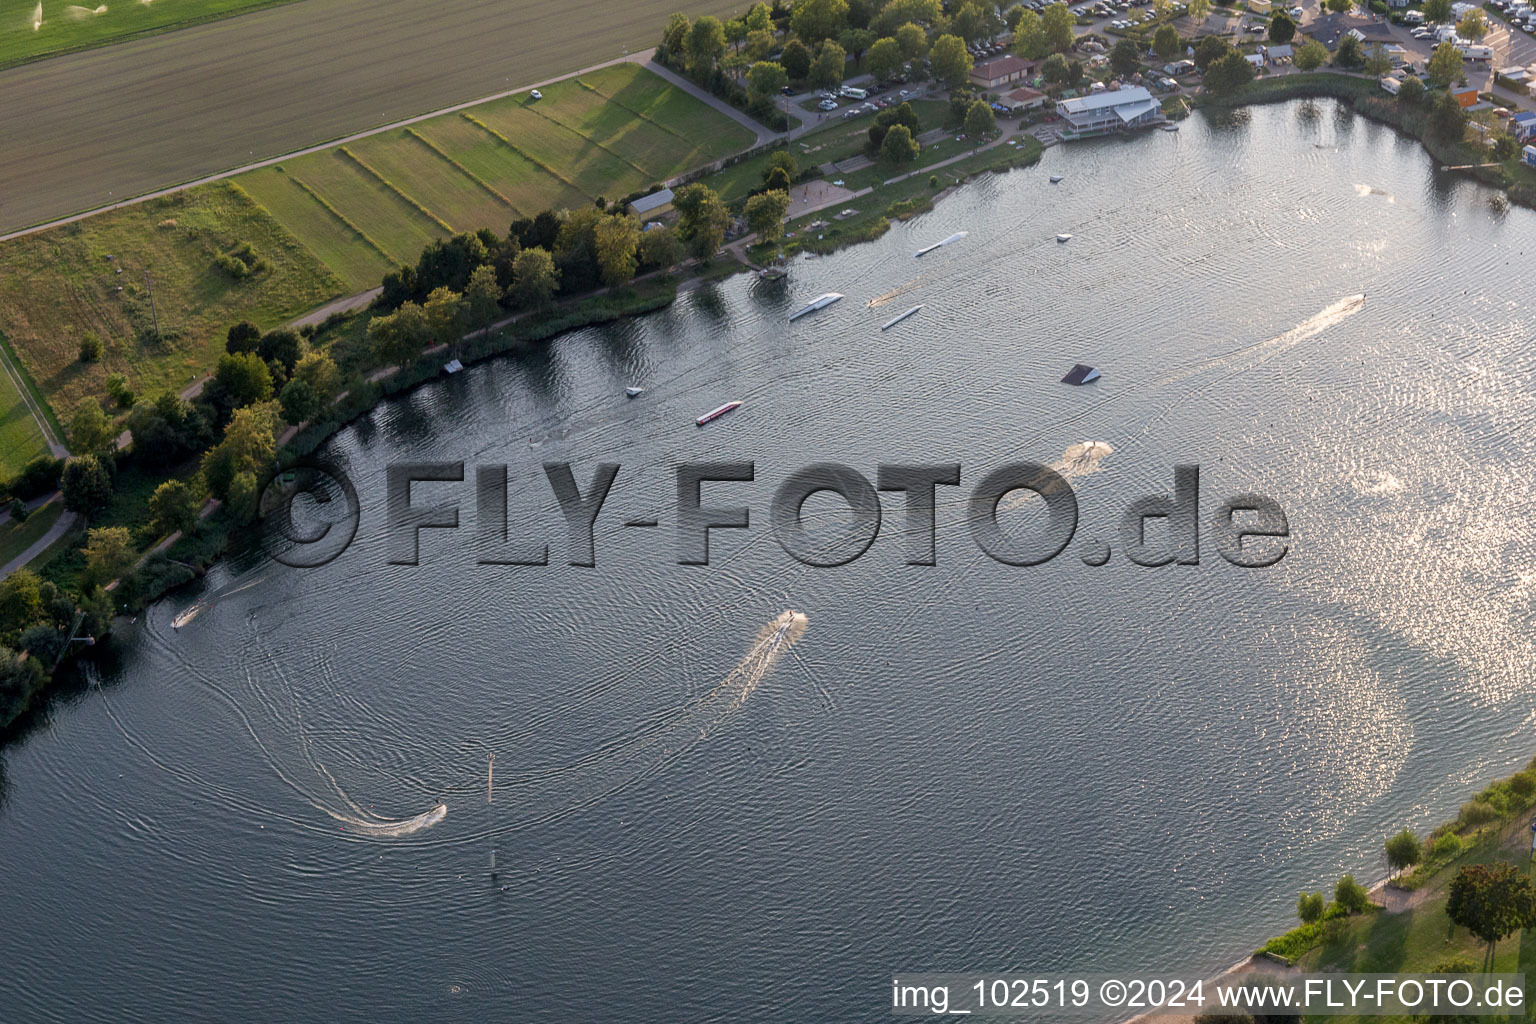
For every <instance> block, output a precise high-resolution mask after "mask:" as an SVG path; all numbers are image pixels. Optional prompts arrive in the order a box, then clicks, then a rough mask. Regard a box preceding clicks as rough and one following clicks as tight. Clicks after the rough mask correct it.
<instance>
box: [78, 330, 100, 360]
mask: <svg viewBox="0 0 1536 1024" xmlns="http://www.w3.org/2000/svg"><path fill="white" fill-rule="evenodd" d="M77 354H78V355H79V356H80V361H81V362H82V363H94V362H95V361H96V360H98V359H100V358H101V339H100V338H98V337H97V336H96V335H95V334H94V333H92V332H90V331H87V332H86V333H85V336H84V337H82V338H81V339H80V350H79V352H78V353H77Z"/></svg>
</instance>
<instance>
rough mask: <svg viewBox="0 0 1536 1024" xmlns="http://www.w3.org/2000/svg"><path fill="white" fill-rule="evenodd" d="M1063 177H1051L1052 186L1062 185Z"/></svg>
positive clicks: (1054, 175)
mask: <svg viewBox="0 0 1536 1024" xmlns="http://www.w3.org/2000/svg"><path fill="white" fill-rule="evenodd" d="M1061 177H1062V176H1061V175H1059V174H1053V175H1051V184H1052V185H1060V184H1061Z"/></svg>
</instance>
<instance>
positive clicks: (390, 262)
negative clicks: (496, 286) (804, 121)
mask: <svg viewBox="0 0 1536 1024" xmlns="http://www.w3.org/2000/svg"><path fill="white" fill-rule="evenodd" d="M541 92H542V94H543V98H542V99H539V100H535V99H533V98H532V97H531V96H529V95H528V94H527V93H522V94H519V95H517V96H512V97H508V98H506V99H501V100H496V101H494V102H491V103H485V104H481V105H479V106H475V107H472V108H470V109H468V110H464V111H460V112H458V113H454V114H444V115H442V116H440V117H436V118H432V119H431V120H428V121H423V122H420V123H418V124H415V125H411V126H409V127H406V128H400V129H396V130H394V131H391V132H386V133H384V134H381V135H374V136H371V137H369V138H366V139H362V140H359V141H357V142H353V143H349V144H347V145H344V146H338V147H336V148H334V149H328V150H324V151H323V152H319V153H312V154H310V155H308V156H303V157H299V158H297V159H294V160H288V161H284V162H283V163H282V164H281V165H278V166H273V167H264V168H261V169H260V170H256V171H251V172H249V173H247V174H244V175H241V176H240V177H238V178H237V179H235V180H236V181H237V182H238V183H239V185H240V186H241V187H242V188H243V189H245V190H246V191H247V192H248V193H249V194H250V195H251V196H252V198H254V199H255V200H256V201H257V202H258V203H260V204H261V205H262V206H264V207H265V208H266V209H267V210H268V211H269V212H270V213H271V214H272V216H273V217H274V218H276V220H277V221H278V223H280V224H281V225H282V226H283V227H284V228H286V229H287V230H288V231H289V232H291V233H292V234H293V235H294V237H296V238H297V239H298V240H299V241H300V242H301V243H303V244H304V245H305V246H307V247H308V248H309V249H310V250H312V251H313V252H314V253H315V255H316V256H318V257H319V258H320V260H321V261H322V262H323V263H325V265H326V266H327V267H329V268H330V269H331V270H332V271H334V272H335V273H336V275H337V276H338V277H340V278H341V279H342V280H343V281H344V282H346V284H347V285H348V287H350V288H353V289H354V290H359V291H360V290H362V289H364V288H368V287H371V286H373V285H375V284H377V283H378V280H379V277H380V276H381V275H382V274H383V273H384V272H385V271H386V270H388V269H389V268H390V267H392V266H394V265H396V264H399V263H408V262H411V261H413V260H414V259H415V257H416V254H417V253H418V252H420V251H421V249H422V247H423V246H425V245H426V244H427V243H428V242H430V241H431V240H432V239H434V238H439V237H442V236H444V235H448V234H452V233H455V232H460V231H474V230H476V229H478V228H482V227H489V228H492V229H494V230H496V231H497V232H499V233H504V232H505V231H506V229H507V225H508V224H510V223H511V222H512V221H513V220H516V219H517V218H518V217H532V216H533V215H535V214H537V213H538V212H539V211H541V210H545V209H551V208H555V209H558V208H561V207H576V206H586V205H588V204H590V203H591V202H592V201H593V200H595V199H596V198H597V197H598V196H605V197H607V198H609V199H617V198H619V197H620V196H623V195H625V194H627V193H630V192H633V191H635V190H638V189H645V188H649V187H650V186H651V185H654V184H658V183H660V182H663V181H665V180H667V179H668V178H671V177H674V176H675V175H677V174H680V173H682V172H683V171H685V170H688V169H689V168H692V167H697V166H699V165H701V164H706V163H710V162H712V161H714V160H718V159H720V158H721V157H723V156H727V155H729V154H731V153H734V152H737V151H739V150H741V149H744V148H746V147H747V146H749V145H751V144H752V141H753V135H752V133H751V132H749V131H748V130H747V129H746V128H743V127H742V126H741V125H739V124H737V123H736V122H735V121H733V120H731V119H730V118H729V117H726V116H725V115H724V114H721V113H719V112H718V111H715V110H713V109H711V108H710V107H708V106H706V105H705V104H703V103H701V102H700V101H698V100H696V99H694V98H693V97H692V96H689V95H687V94H686V93H684V92H681V91H679V90H677V89H674V88H673V87H672V86H670V85H669V84H668V83H666V82H665V81H663V80H662V79H661V78H658V77H657V76H656V75H654V74H652V73H651V72H649V71H647V70H645V69H644V68H642V67H641V66H639V65H637V64H615V65H612V66H610V67H605V68H600V69H598V70H596V71H592V72H589V73H587V74H584V75H582V76H580V77H579V78H574V79H567V80H565V81H563V82H557V83H555V84H553V85H550V86H547V87H545V88H544V89H543V90H541Z"/></svg>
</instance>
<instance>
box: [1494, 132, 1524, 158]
mask: <svg viewBox="0 0 1536 1024" xmlns="http://www.w3.org/2000/svg"><path fill="white" fill-rule="evenodd" d="M1492 147H1493V155H1494V156H1495V157H1496V158H1498V159H1500V160H1513V159H1514V158H1515V157H1516V156H1517V155H1518V154H1519V153H1520V142H1519V140H1517V139H1516V138H1515V137H1514V136H1513V135H1511V134H1510V133H1509V132H1499V133H1498V134H1496V135H1494V137H1493V143H1492Z"/></svg>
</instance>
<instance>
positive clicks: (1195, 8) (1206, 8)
mask: <svg viewBox="0 0 1536 1024" xmlns="http://www.w3.org/2000/svg"><path fill="white" fill-rule="evenodd" d="M1210 13H1211V0H1189V17H1190V20H1191V21H1193V22H1194V23H1195V24H1196V25H1199V24H1200V23H1201V22H1203V21H1204V20H1205V19H1206V18H1207V17H1208V16H1209V15H1210Z"/></svg>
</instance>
